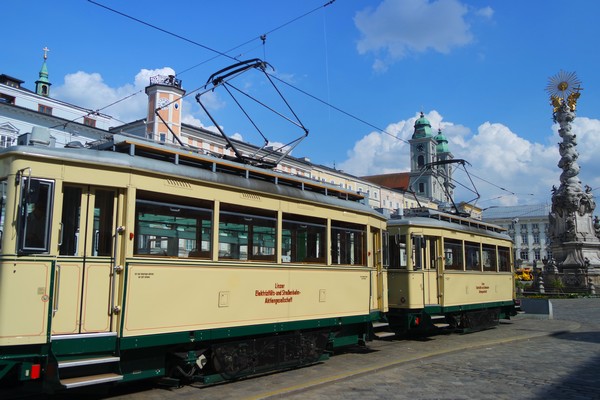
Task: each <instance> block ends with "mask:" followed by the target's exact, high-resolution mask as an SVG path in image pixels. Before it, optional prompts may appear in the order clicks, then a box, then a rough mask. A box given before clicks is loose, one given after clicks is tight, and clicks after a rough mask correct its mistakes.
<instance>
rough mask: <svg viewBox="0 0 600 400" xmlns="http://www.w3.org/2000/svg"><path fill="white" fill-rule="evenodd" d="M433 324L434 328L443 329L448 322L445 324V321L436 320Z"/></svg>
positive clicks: (447, 325)
mask: <svg viewBox="0 0 600 400" xmlns="http://www.w3.org/2000/svg"><path fill="white" fill-rule="evenodd" d="M433 326H435V327H436V328H439V329H443V328H447V327H449V326H450V324H447V323H445V322H437V323H434V324H433Z"/></svg>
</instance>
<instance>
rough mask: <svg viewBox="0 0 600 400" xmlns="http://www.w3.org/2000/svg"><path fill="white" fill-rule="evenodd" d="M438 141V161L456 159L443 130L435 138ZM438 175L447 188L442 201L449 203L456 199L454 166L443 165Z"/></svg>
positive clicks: (439, 130)
mask: <svg viewBox="0 0 600 400" xmlns="http://www.w3.org/2000/svg"><path fill="white" fill-rule="evenodd" d="M434 139H435V141H436V143H437V144H436V146H435V151H436V154H437V159H438V161H450V160H452V159H454V155H453V154H452V153H451V152H450V150H449V149H448V139H446V136H444V134H443V133H442V129H441V128H440V129H438V134H437V135H436V137H435V138H434ZM437 173H438V176H439V177H440V179H439V181H440V182H442V184H443V185H444V187H445V190H443V188H442V190H443V192H442V196H441V198H440V200H441V201H442V202H445V203H448V202H450V201H451V200H452V198H453V197H454V188H455V186H456V185H454V183H453V182H452V165H451V164H449V163H448V164H441V165H438V167H437Z"/></svg>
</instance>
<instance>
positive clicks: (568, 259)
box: [546, 71, 600, 286]
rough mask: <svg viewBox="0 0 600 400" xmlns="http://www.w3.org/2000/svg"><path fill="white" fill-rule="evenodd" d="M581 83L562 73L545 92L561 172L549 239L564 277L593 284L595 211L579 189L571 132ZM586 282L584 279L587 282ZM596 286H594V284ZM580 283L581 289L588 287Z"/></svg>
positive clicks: (598, 247) (597, 260)
mask: <svg viewBox="0 0 600 400" xmlns="http://www.w3.org/2000/svg"><path fill="white" fill-rule="evenodd" d="M580 83H581V82H580V81H579V80H578V79H577V76H576V75H575V73H566V72H564V71H561V72H560V73H559V74H557V75H556V76H554V77H552V78H550V81H549V84H548V86H547V89H546V90H547V91H548V93H549V94H550V102H551V104H552V106H553V107H554V111H553V118H554V122H556V123H558V124H559V129H558V133H559V135H560V137H561V138H562V142H561V143H559V153H560V161H559V162H558V167H559V168H561V169H562V171H563V172H562V173H561V175H560V186H559V187H558V188H557V187H556V186H553V187H552V211H551V213H550V216H549V217H550V227H549V232H548V233H549V237H550V239H551V240H552V243H551V249H552V256H553V262H555V263H556V266H557V267H558V270H559V271H560V272H565V273H571V272H572V273H574V274H577V275H582V274H583V275H585V276H589V277H590V278H592V279H593V280H594V281H596V280H597V279H598V278H600V239H599V237H598V235H599V231H600V230H599V228H600V223H598V221H597V220H596V221H594V219H593V212H594V209H595V208H596V203H595V201H594V196H593V194H592V192H591V188H590V187H589V186H587V185H585V188H584V187H583V186H582V184H581V181H580V180H579V178H578V175H579V170H580V168H579V164H578V163H577V158H578V156H579V153H578V152H577V137H576V135H575V134H573V133H572V131H571V124H572V122H573V120H574V119H575V109H576V106H577V100H578V99H579V96H580V91H581V90H582V89H581V87H580ZM586 281H587V279H586ZM594 283H596V282H594ZM588 284H589V282H581V283H580V285H581V286H583V285H588Z"/></svg>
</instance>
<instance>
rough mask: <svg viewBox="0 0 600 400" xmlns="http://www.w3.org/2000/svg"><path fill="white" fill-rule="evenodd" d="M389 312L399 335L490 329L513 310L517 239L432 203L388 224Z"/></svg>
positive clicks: (506, 317) (391, 220) (512, 314)
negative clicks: (439, 329)
mask: <svg viewBox="0 0 600 400" xmlns="http://www.w3.org/2000/svg"><path fill="white" fill-rule="evenodd" d="M386 237H387V239H386V242H387V243H388V244H389V246H387V247H386V249H387V250H388V251H386V260H387V259H389V262H386V264H388V263H389V267H388V268H387V279H388V290H389V292H388V304H389V312H388V314H387V322H388V323H389V327H390V328H391V329H392V330H393V331H394V332H396V333H406V332H411V331H424V330H428V329H431V328H434V327H445V328H450V329H454V330H460V331H463V332H467V331H474V330H480V329H485V328H489V327H492V326H495V325H497V324H498V322H499V319H501V318H503V319H510V317H511V316H514V315H516V312H515V301H514V299H515V285H514V276H513V267H512V266H513V260H512V239H511V238H510V236H509V235H508V234H507V233H506V230H505V229H503V228H501V227H499V226H497V225H492V224H488V223H485V222H482V221H480V220H475V219H472V218H467V217H465V216H461V215H459V214H457V213H454V214H453V213H447V212H443V211H438V210H432V209H427V208H416V209H411V210H406V211H405V214H404V215H402V216H398V217H397V218H392V219H390V220H389V221H388V223H387V232H386Z"/></svg>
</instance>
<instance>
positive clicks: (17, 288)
mask: <svg viewBox="0 0 600 400" xmlns="http://www.w3.org/2000/svg"><path fill="white" fill-rule="evenodd" d="M40 142H44V141H40V140H37V141H36V144H37V143H40ZM0 188H1V192H2V198H1V199H2V200H1V201H2V203H1V212H2V213H1V217H2V220H1V224H0V225H1V226H0V228H1V229H2V232H1V240H0V246H1V255H0V393H9V391H12V390H13V389H14V390H33V391H45V392H52V391H56V390H62V389H69V388H76V387H80V386H85V385H94V384H101V383H108V382H128V381H133V380H139V379H150V378H162V379H164V380H166V381H171V380H173V381H174V382H175V383H177V382H179V380H181V379H186V380H193V381H198V382H203V383H212V382H217V381H219V380H224V379H232V378H238V377H242V376H247V375H250V374H257V373H260V372H264V371H269V370H276V369H285V368H291V367H295V366H300V365H306V364H310V363H314V362H317V361H319V360H321V359H323V358H325V357H327V355H328V354H329V352H330V351H331V350H333V349H335V348H337V347H339V346H344V345H349V344H355V343H359V342H363V341H364V340H365V339H367V336H368V334H369V329H370V326H371V321H373V320H378V319H381V317H382V315H383V314H384V313H385V312H386V311H387V303H386V301H387V297H386V296H385V284H386V281H385V271H384V268H383V263H382V248H383V243H382V236H383V232H384V229H385V224H386V221H385V218H384V217H383V216H382V215H381V214H379V213H377V212H376V211H374V210H372V209H371V208H370V207H368V206H367V205H366V204H365V202H364V201H363V197H362V196H361V195H359V194H357V193H355V192H351V191H348V190H345V189H344V188H341V187H337V186H333V185H328V184H325V183H322V182H318V181H314V180H311V179H305V178H301V177H296V176H292V175H289V174H280V173H276V172H274V171H272V170H265V169H262V168H257V167H253V166H251V165H247V164H241V163H237V162H233V161H228V160H225V159H222V158H218V157H214V156H211V155H209V154H204V153H203V152H202V151H199V150H197V149H196V150H194V149H192V148H184V147H180V146H171V145H168V144H165V143H155V142H151V141H147V140H144V139H142V138H139V137H133V136H127V135H120V134H115V135H111V136H110V137H108V138H107V139H106V140H103V141H99V142H97V143H93V144H91V145H90V146H87V147H83V148H78V146H68V147H67V148H53V147H48V146H41V145H21V146H14V147H11V148H7V149H4V150H2V151H0Z"/></svg>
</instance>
